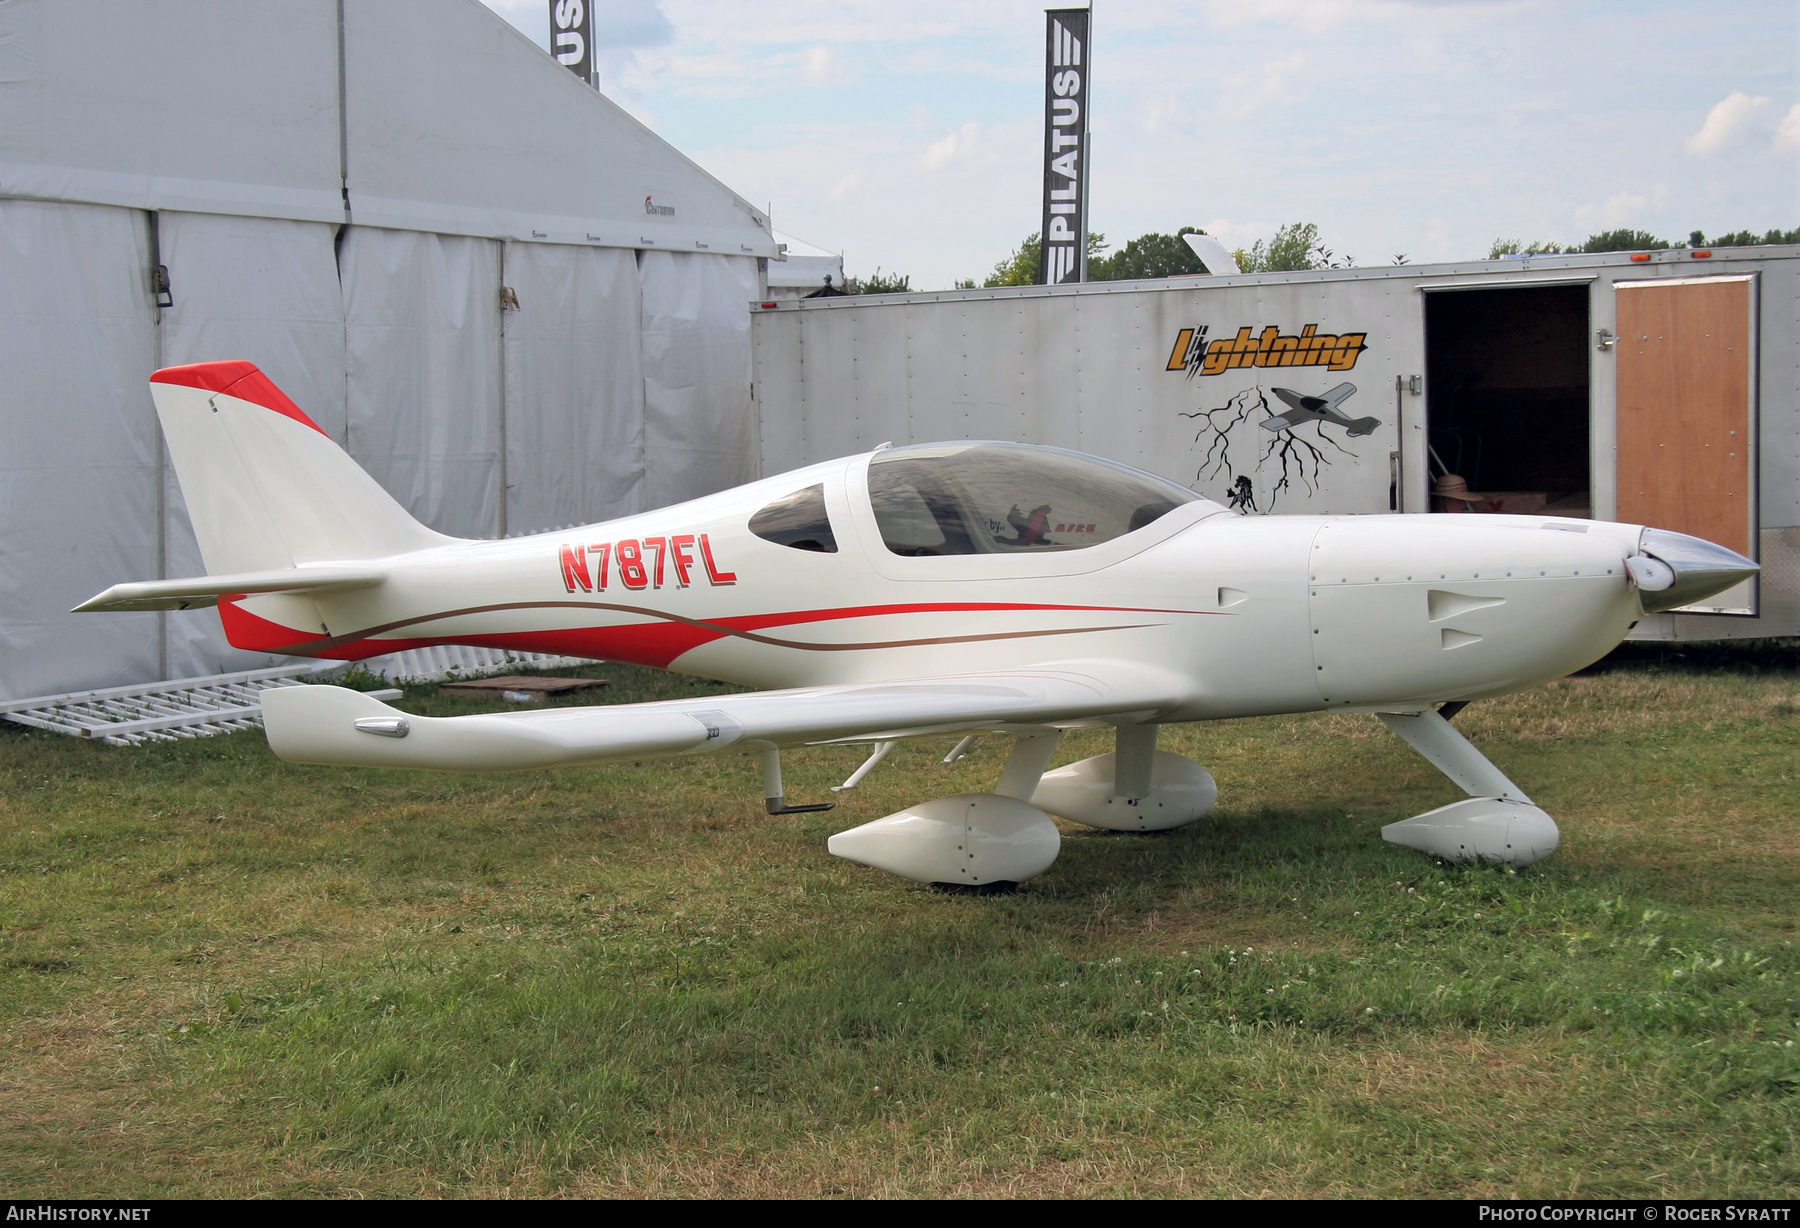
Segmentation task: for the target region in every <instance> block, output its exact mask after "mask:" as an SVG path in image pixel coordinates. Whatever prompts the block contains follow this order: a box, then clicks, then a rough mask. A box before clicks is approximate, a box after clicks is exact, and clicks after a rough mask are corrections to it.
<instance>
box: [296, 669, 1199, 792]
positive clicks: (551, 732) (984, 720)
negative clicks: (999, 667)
mask: <svg viewBox="0 0 1800 1228" xmlns="http://www.w3.org/2000/svg"><path fill="white" fill-rule="evenodd" d="M1183 695H1184V687H1183V685H1182V683H1181V682H1180V680H1178V679H1177V678H1175V676H1173V675H1171V674H1168V673H1165V672H1164V671H1162V670H1158V669H1151V668H1146V667H1140V666H1133V665H1127V664H1125V663H1123V662H1116V661H1077V662H1065V663H1063V664H1061V665H1057V666H1049V667H1045V668H1043V669H1030V670H1005V671H998V672H995V673H991V674H959V675H955V676H949V677H941V678H921V679H918V680H916V681H907V682H875V683H854V684H849V685H844V686H828V687H809V688H806V689H803V690H794V691H759V692H753V693H750V694H743V695H715V696H709V697H707V698H705V699H683V700H674V701H669V702H662V703H647V704H619V705H616V706H601V707H586V708H547V709H542V710H540V711H536V712H501V713H495V714H492V715H475V716H437V717H432V716H412V715H409V714H407V713H404V712H401V711H399V710H398V709H396V708H390V707H389V706H388V705H386V704H384V703H382V702H380V701H379V700H375V699H371V698H369V696H367V695H365V694H362V693H360V692H357V691H352V690H348V689H346V688H344V687H335V686H295V687H277V688H275V689H272V690H268V691H264V692H263V693H262V706H263V727H264V729H265V731H266V732H267V733H268V736H269V746H270V748H271V749H273V750H274V752H275V753H276V754H277V755H279V756H280V757H281V758H283V759H286V760H288V761H289V762H290V763H328V764H338V765H343V766H358V767H406V768H438V769H444V770H450V771H516V770H519V769H523V768H545V767H554V766H557V765H560V764H573V763H594V762H599V761H603V760H608V759H647V758H657V757H663V756H674V755H688V754H704V753H707V752H710V751H716V750H722V749H724V748H725V747H728V746H732V745H734V744H736V745H738V746H739V749H741V750H749V749H761V748H765V747H769V746H802V745H810V744H817V743H821V742H840V741H873V740H891V739H895V738H905V737H918V736H923V735H927V734H939V733H957V732H966V731H968V730H970V729H995V728H1000V727H1003V726H1014V725H1021V724H1023V725H1033V726H1041V725H1046V724H1054V723H1057V722H1080V721H1089V720H1093V719H1095V718H1107V717H1119V718H1121V719H1125V720H1130V721H1132V722H1136V721H1139V720H1143V719H1146V718H1148V717H1153V716H1155V715H1157V714H1159V713H1161V712H1165V711H1168V710H1169V709H1171V708H1173V707H1175V706H1176V705H1177V704H1179V703H1180V701H1181V699H1182V697H1183Z"/></svg>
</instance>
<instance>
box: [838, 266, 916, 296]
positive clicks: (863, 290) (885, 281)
mask: <svg viewBox="0 0 1800 1228" xmlns="http://www.w3.org/2000/svg"><path fill="white" fill-rule="evenodd" d="M847 280H848V281H849V282H850V293H852V294H906V293H907V292H909V291H910V290H911V289H912V275H911V274H909V273H889V274H888V275H887V276H886V277H883V276H882V275H881V266H880V265H876V266H875V271H874V272H873V273H871V274H869V276H867V277H851V278H848V279H847Z"/></svg>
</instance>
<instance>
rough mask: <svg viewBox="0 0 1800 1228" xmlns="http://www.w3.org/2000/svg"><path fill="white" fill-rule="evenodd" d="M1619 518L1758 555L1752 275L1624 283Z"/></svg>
mask: <svg viewBox="0 0 1800 1228" xmlns="http://www.w3.org/2000/svg"><path fill="white" fill-rule="evenodd" d="M1614 289H1615V290H1616V291H1617V292H1618V309H1619V317H1618V318H1619V340H1618V345H1617V352H1618V362H1619V419H1618V431H1619V519H1620V520H1622V521H1625V522H1627V523H1633V524H1645V525H1652V526H1654V527H1656V528H1659V529H1673V530H1674V531H1676V532H1678V533H1691V534H1693V535H1694V536H1695V537H1704V538H1705V539H1706V540H1707V541H1711V542H1717V543H1718V544H1719V545H1721V546H1728V547H1730V548H1731V549H1733V550H1736V551H1737V552H1739V553H1740V554H1745V555H1751V556H1752V557H1754V553H1753V551H1752V550H1751V541H1750V530H1751V525H1752V524H1753V522H1754V517H1753V515H1752V507H1753V504H1752V502H1751V500H1752V497H1753V495H1754V487H1755V481H1754V474H1755V470H1754V469H1753V468H1752V464H1751V462H1752V459H1753V457H1752V436H1751V425H1750V420H1751V412H1750V363H1751V341H1750V336H1751V334H1750V317H1751V297H1750V291H1751V281H1750V279H1749V278H1748V277H1720V278H1707V279H1703V280H1691V281H1690V280H1683V281H1675V282H1654V281H1640V282H1619V283H1617V284H1616V285H1615V287H1614Z"/></svg>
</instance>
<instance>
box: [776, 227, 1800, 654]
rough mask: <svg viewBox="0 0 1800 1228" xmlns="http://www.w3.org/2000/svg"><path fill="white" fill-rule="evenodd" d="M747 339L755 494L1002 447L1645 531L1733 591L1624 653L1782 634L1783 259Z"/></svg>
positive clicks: (1257, 485) (1597, 261)
mask: <svg viewBox="0 0 1800 1228" xmlns="http://www.w3.org/2000/svg"><path fill="white" fill-rule="evenodd" d="M751 332H752V340H753V349H754V362H755V375H754V382H753V384H752V386H751V396H752V399H753V400H754V402H755V405H756V411H757V418H758V421H759V423H760V429H761V441H760V450H761V458H762V471H763V473H765V474H774V473H779V472H781V471H783V470H786V469H792V468H797V467H799V466H801V465H806V464H810V463H812V462H815V461H820V460H825V459H828V458H830V457H834V456H841V455H845V454H848V453H852V452H858V451H864V450H867V449H869V448H872V447H875V446H876V445H878V444H881V443H883V442H886V441H892V442H894V443H922V442H926V441H930V440H943V439H1005V440H1019V441H1026V442H1032V443H1045V444H1054V445H1058V446H1061V447H1067V448H1074V449H1077V450H1080V451H1083V452H1092V453H1094V454H1096V455H1099V456H1105V457H1110V458H1112V459H1114V460H1119V461H1123V462H1125V463H1128V464H1131V465H1136V466H1138V467H1140V468H1143V469H1147V470H1150V471H1151V472H1153V473H1157V474H1161V475H1162V476H1164V477H1168V478H1173V479H1176V480H1177V481H1180V482H1183V483H1186V484H1188V485H1190V486H1191V487H1193V489H1195V490H1197V491H1199V492H1201V493H1203V494H1205V495H1207V496H1209V497H1212V498H1214V499H1217V500H1219V501H1220V502H1233V503H1234V504H1235V505H1237V506H1239V507H1240V509H1241V510H1242V511H1243V512H1244V513H1245V514H1250V515H1270V514H1275V515H1279V514H1283V513H1293V512H1308V513H1359V512H1365V513H1379V512H1404V513H1409V514H1410V513H1433V512H1437V513H1446V514H1447V513H1451V512H1454V513H1458V514H1467V513H1474V514H1482V513H1494V512H1499V513H1520V514H1527V515H1543V516H1546V517H1564V518H1591V519H1596V520H1621V521H1629V522H1635V523H1644V524H1651V525H1656V526H1658V527H1661V528H1667V529H1673V530H1677V531H1679V532H1683V533H1692V534H1694V535H1696V536H1700V537H1705V538H1708V539H1710V540H1712V541H1716V542H1718V543H1719V544H1721V545H1724V546H1728V547H1730V548H1732V549H1734V550H1738V551H1740V552H1742V553H1744V554H1747V555H1750V556H1751V557H1753V558H1756V559H1757V560H1758V561H1759V562H1760V563H1761V564H1762V567H1763V573H1762V576H1761V578H1760V579H1759V580H1757V581H1752V582H1748V583H1746V584H1744V585H1740V586H1739V587H1737V588H1735V589H1732V590H1730V591H1728V592H1726V593H1723V594H1720V595H1719V596H1717V597H1714V598H1710V599H1708V601H1707V603H1706V604H1705V605H1704V606H1703V607H1692V608H1690V609H1688V610H1684V611H1682V612H1678V613H1672V614H1659V615H1655V616H1652V617H1650V618H1647V619H1645V620H1644V622H1643V623H1642V624H1640V625H1639V626H1638V628H1637V629H1636V631H1635V632H1634V633H1633V635H1634V638H1641V639H1726V638H1749V637H1763V636H1776V635H1795V634H1800V247H1793V246H1783V247H1751V248H1721V249H1718V250H1716V251H1710V252H1709V251H1707V250H1706V249H1698V250H1688V249H1674V250H1669V251H1660V252H1618V253H1606V254H1600V255H1563V256H1533V257H1529V258H1524V259H1508V260H1499V261H1479V262H1472V263H1466V264H1445V265H1419V266H1399V267H1385V268H1357V269H1342V270H1320V271H1309V272H1298V273H1266V274H1252V275H1240V276H1232V277H1183V278H1169V279H1165V280H1156V281H1134V282H1095V283H1090V284H1087V285H1081V286H1066V287H1055V288H1052V287H1016V288H1005V289H983V290H956V291H944V292H941V293H930V294H906V295H865V296H854V297H848V298H822V299H809V300H802V301H797V302H769V303H764V304H762V306H761V308H760V309H759V310H758V311H756V312H754V313H753V314H752V328H751ZM1452 492H1454V493H1452ZM1049 515H1050V517H1051V519H1052V521H1053V522H1054V520H1055V511H1054V509H1051V511H1050V512H1049ZM1059 531H1062V532H1065V533H1073V532H1079V531H1080V526H1078V525H1063V526H1062V528H1061V529H1060V530H1059Z"/></svg>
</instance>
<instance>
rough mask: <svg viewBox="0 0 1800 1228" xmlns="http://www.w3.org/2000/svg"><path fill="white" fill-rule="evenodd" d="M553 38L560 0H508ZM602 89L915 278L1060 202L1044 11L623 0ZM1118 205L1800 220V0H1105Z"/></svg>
mask: <svg viewBox="0 0 1800 1228" xmlns="http://www.w3.org/2000/svg"><path fill="white" fill-rule="evenodd" d="M485 2H486V3H487V4H488V6H489V7H490V8H492V9H494V10H495V11H496V12H498V13H499V14H500V15H501V16H503V17H505V18H506V19H507V20H508V21H511V22H512V23H513V24H514V25H515V26H517V27H518V28H519V29H520V30H521V31H523V32H524V33H525V34H526V35H527V36H529V37H530V38H532V39H534V40H535V41H536V42H537V43H538V44H539V45H540V46H545V45H547V43H548V38H549V16H548V4H547V0H485ZM595 19H596V21H597V23H598V26H597V30H596V37H595V41H596V44H597V46H598V55H599V65H600V73H599V75H600V83H601V89H602V91H603V92H604V93H605V94H606V95H607V96H608V97H610V98H612V99H613V100H614V101H615V102H617V103H618V104H620V105H621V106H623V107H625V108H626V109H627V110H628V111H630V112H631V113H632V114H633V115H635V116H636V117H637V118H638V119H639V120H640V121H642V122H643V123H644V124H646V125H648V126H649V127H650V128H651V129H652V130H653V131H655V132H656V133H657V134H658V135H659V136H661V137H662V138H663V139H665V140H667V141H669V142H670V143H671V144H672V145H674V146H675V147H676V148H677V149H679V150H681V152H682V153H684V154H686V155H687V156H688V157H689V158H692V159H693V160H694V161H695V162H697V163H698V164H699V165H701V166H702V167H704V168H705V169H706V170H707V171H708V172H710V173H711V174H713V175H714V176H716V177H717V178H719V179H720V180H722V181H723V182H724V183H726V184H727V185H729V186H730V187H731V188H732V189H733V190H735V191H736V192H738V193H739V194H740V195H742V196H743V197H745V198H746V199H748V200H750V201H751V202H752V203H755V204H757V205H766V206H768V207H769V208H770V210H771V213H772V216H773V218H774V222H775V226H776V228H777V229H779V230H782V231H785V232H787V233H789V234H792V235H796V236H798V237H800V238H803V239H805V240H806V241H808V242H810V243H815V244H817V245H819V246H820V247H825V248H829V249H831V250H833V251H841V252H843V253H844V257H845V266H846V268H847V270H848V271H849V273H850V274H851V275H852V276H858V275H867V274H870V273H873V272H874V271H875V270H876V269H877V268H879V269H881V270H882V271H883V272H884V273H902V274H906V275H908V276H910V277H911V279H912V286H913V288H914V289H923V290H933V289H945V288H948V287H950V286H951V285H953V284H954V283H955V281H956V280H957V279H959V278H975V279H977V280H979V279H980V278H981V277H983V276H985V275H986V274H987V273H988V272H990V271H991V270H992V269H993V267H994V265H995V264H996V263H997V262H998V261H1000V260H1002V259H1003V258H1004V257H1005V256H1006V255H1007V254H1008V253H1009V252H1010V251H1012V249H1014V248H1015V247H1016V246H1017V245H1018V243H1019V241H1020V240H1021V239H1023V238H1024V237H1025V236H1026V235H1028V234H1030V233H1031V232H1033V231H1035V230H1036V229H1037V228H1038V211H1039V199H1038V193H1039V190H1040V188H1039V185H1040V183H1041V177H1042V165H1041V156H1042V155H1041V152H1040V151H1041V142H1042V133H1043V92H1042V91H1043V85H1042V79H1041V77H1042V71H1043V68H1042V65H1043V55H1044V52H1043V36H1044V35H1043V31H1044V17H1043V6H1041V5H1034V4H1025V3H1015V2H1013V0H905V2H904V3H883V4H876V3H872V2H870V0H838V2H835V3H833V2H826V0H783V2H782V3H780V4H774V5H770V4H746V3H742V2H741V0H598V5H597V7H596V9H595ZM1089 66H1090V71H1091V76H1090V89H1091V91H1092V95H1091V100H1090V112H1089V113H1090V116H1091V120H1092V130H1093V161H1092V165H1091V170H1090V174H1091V184H1090V191H1091V199H1092V204H1091V209H1092V212H1091V214H1090V217H1089V225H1090V228H1091V229H1093V230H1097V231H1100V232H1101V233H1103V234H1105V235H1106V237H1107V240H1108V242H1109V243H1110V244H1111V245H1112V247H1113V248H1116V247H1117V246H1119V245H1120V244H1121V243H1123V241H1124V240H1126V239H1128V238H1132V237H1134V236H1136V235H1139V234H1143V233H1145V232H1148V231H1165V232H1172V231H1174V230H1175V229H1176V228H1178V227H1180V226H1183V225H1194V226H1200V227H1202V228H1204V229H1205V230H1207V231H1208V232H1209V233H1212V234H1215V235H1217V236H1219V237H1220V238H1221V239H1222V240H1223V241H1224V242H1225V244H1226V246H1227V247H1237V246H1248V245H1249V244H1250V243H1251V242H1253V241H1254V240H1256V239H1259V238H1267V237H1268V236H1270V235H1271V234H1273V232H1274V230H1275V228H1276V227H1277V226H1278V225H1280V224H1282V223H1286V222H1313V223H1316V224H1317V225H1318V226H1319V229H1320V232H1321V235H1322V240H1323V242H1324V244H1325V246H1327V247H1329V248H1331V249H1332V250H1333V251H1334V252H1335V253H1337V258H1339V259H1342V258H1344V257H1346V256H1347V257H1350V258H1352V259H1353V260H1354V261H1355V262H1356V263H1357V264H1365V265H1366V264H1389V263H1392V262H1393V261H1394V260H1395V259H1396V257H1398V256H1404V257H1405V259H1406V260H1407V262H1408V263H1412V264H1420V263H1428V262H1436V261H1448V260H1460V259H1479V258H1482V257H1485V256H1486V255H1487V252H1488V250H1489V247H1490V246H1491V245H1492V243H1493V241H1494V240H1495V239H1496V238H1509V239H1517V240H1520V241H1521V242H1524V243H1530V242H1532V241H1549V240H1554V241H1558V242H1562V243H1570V242H1580V241H1581V240H1582V239H1584V238H1586V237H1587V236H1588V235H1589V234H1592V233H1594V232H1595V231H1599V230H1608V229H1613V228H1617V227H1632V228H1636V229H1643V230H1648V231H1650V232H1652V233H1653V234H1656V235H1659V236H1661V237H1663V238H1665V239H1670V240H1684V239H1685V238H1686V237H1687V235H1688V233H1689V231H1691V230H1695V229H1700V230H1703V231H1705V232H1707V233H1708V234H1716V233H1720V232H1722V231H1729V230H1741V229H1750V230H1757V231H1764V230H1768V229H1770V228H1773V227H1781V228H1791V227H1795V226H1800V5H1796V4H1795V3H1793V0H1712V2H1709V3H1706V4H1698V3H1694V2H1693V0H1686V2H1683V3H1658V2H1656V0H1645V2H1639V3H1632V2H1628V0H1620V2H1617V3H1582V2H1571V0H1561V2H1555V0H1203V2H1200V3H1183V2H1181V0H1173V2H1169V3H1157V4H1151V3H1135V2H1128V0H1097V2H1096V4H1095V8H1094V15H1093V37H1092V47H1091V49H1090V54H1089Z"/></svg>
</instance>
